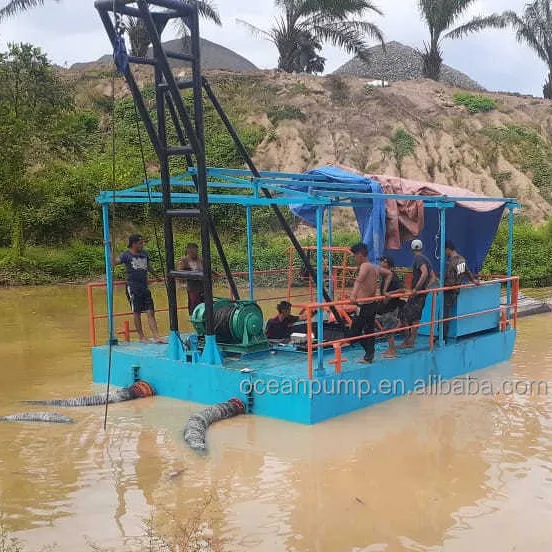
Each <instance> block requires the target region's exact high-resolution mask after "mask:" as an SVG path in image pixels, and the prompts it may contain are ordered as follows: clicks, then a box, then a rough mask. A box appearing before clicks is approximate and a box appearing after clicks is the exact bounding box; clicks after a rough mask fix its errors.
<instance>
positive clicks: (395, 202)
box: [334, 164, 502, 249]
mask: <svg viewBox="0 0 552 552" xmlns="http://www.w3.org/2000/svg"><path fill="white" fill-rule="evenodd" d="M334 166H336V167H339V168H341V169H343V170H345V171H349V172H352V173H355V174H358V175H361V176H365V177H367V178H371V179H372V180H376V181H377V182H379V183H380V185H381V187H382V189H383V191H384V193H386V194H402V195H421V196H447V197H450V198H451V199H453V198H455V197H485V196H482V195H479V194H476V193H474V192H471V191H470V190H466V189H464V188H456V187H454V186H443V185H442V184H435V183H433V182H421V181H418V180H408V179H406V178H399V177H398V176H386V175H379V174H363V173H361V172H360V171H357V170H355V169H352V168H351V167H347V166H345V165H338V164H335V165H334ZM456 204H457V205H459V206H462V207H465V208H466V209H470V210H472V211H479V212H486V211H493V210H495V209H498V208H499V207H500V206H501V205H502V203H501V202H495V201H457V202H456ZM385 210H386V232H385V248H386V249H399V248H400V247H401V243H404V242H406V241H409V240H412V239H414V238H415V237H416V236H419V235H420V233H421V232H422V229H423V227H424V203H423V201H416V200H412V199H387V200H386V201H385Z"/></svg>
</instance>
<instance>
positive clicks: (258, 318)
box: [191, 299, 270, 353]
mask: <svg viewBox="0 0 552 552" xmlns="http://www.w3.org/2000/svg"><path fill="white" fill-rule="evenodd" d="M213 314H214V330H215V335H216V338H217V344H218V345H219V347H220V348H221V349H222V350H223V351H225V352H231V353H252V352H258V351H266V350H268V349H270V344H269V342H268V339H267V338H266V336H265V334H264V332H263V326H264V324H263V311H262V310H261V308H260V307H259V305H258V304H257V303H256V302H255V301H247V300H239V301H230V300H229V299H216V300H215V301H214V302H213ZM191 321H192V324H193V326H194V329H195V331H196V332H197V335H198V337H199V338H200V344H201V342H202V341H203V339H204V337H205V333H206V328H207V325H206V312H205V303H201V304H200V305H198V306H197V307H196V308H195V309H194V312H193V314H192V319H191Z"/></svg>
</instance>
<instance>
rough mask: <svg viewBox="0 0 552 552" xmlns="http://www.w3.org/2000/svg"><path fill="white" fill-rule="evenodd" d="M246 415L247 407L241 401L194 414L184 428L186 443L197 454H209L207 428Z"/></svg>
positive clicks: (230, 401) (237, 400) (230, 402)
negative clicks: (221, 421)
mask: <svg viewBox="0 0 552 552" xmlns="http://www.w3.org/2000/svg"><path fill="white" fill-rule="evenodd" d="M239 414H245V405H244V404H243V402H242V401H240V399H230V400H229V401H226V402H223V403H219V404H215V405H214V406H209V407H207V408H205V409H203V410H202V411H201V412H198V413H197V414H192V415H191V416H190V419H189V420H188V422H187V423H186V425H185V426H184V441H186V443H188V445H189V446H190V447H191V448H192V449H194V450H195V451H197V452H203V453H205V452H207V444H206V439H207V428H208V427H209V426H210V425H211V424H212V423H214V422H218V421H219V420H225V419H227V418H233V417H234V416H238V415H239Z"/></svg>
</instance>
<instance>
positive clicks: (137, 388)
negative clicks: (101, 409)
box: [24, 381, 155, 406]
mask: <svg viewBox="0 0 552 552" xmlns="http://www.w3.org/2000/svg"><path fill="white" fill-rule="evenodd" d="M153 395H155V391H154V390H153V387H152V386H151V385H150V384H149V383H146V382H145V381H137V382H136V383H134V384H133V385H131V386H129V387H123V388H121V389H117V391H114V392H110V393H109V396H108V394H107V393H101V394H99V395H90V396H86V397H72V398H70V399H52V400H50V401H24V402H25V403H27V404H42V405H49V406H99V405H101V404H106V402H108V403H109V404H111V403H119V402H124V401H131V400H133V399H139V398H142V397H152V396H153Z"/></svg>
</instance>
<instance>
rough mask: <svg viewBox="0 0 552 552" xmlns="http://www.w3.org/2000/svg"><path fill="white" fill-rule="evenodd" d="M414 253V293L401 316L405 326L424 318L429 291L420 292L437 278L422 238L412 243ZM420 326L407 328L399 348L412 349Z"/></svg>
mask: <svg viewBox="0 0 552 552" xmlns="http://www.w3.org/2000/svg"><path fill="white" fill-rule="evenodd" d="M410 247H411V249H412V252H413V253H414V262H413V264H412V295H411V296H410V297H409V298H408V301H407V302H406V305H405V306H404V307H403V309H402V310H401V314H400V318H401V322H402V324H403V326H413V325H415V324H418V323H419V322H420V320H421V318H422V312H423V310H424V305H425V302H426V296H427V293H421V294H420V293H419V292H420V291H423V290H426V289H427V288H428V287H429V286H430V285H431V284H432V283H433V282H434V280H435V273H434V272H433V269H432V268H431V262H430V261H429V259H428V258H427V257H426V256H425V255H424V254H423V252H422V251H423V248H424V245H423V243H422V241H421V240H413V241H412V243H411V245H410ZM417 334H418V328H414V329H412V330H405V338H404V341H403V343H402V345H400V346H399V349H412V348H413V347H414V343H415V341H416V335H417Z"/></svg>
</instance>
